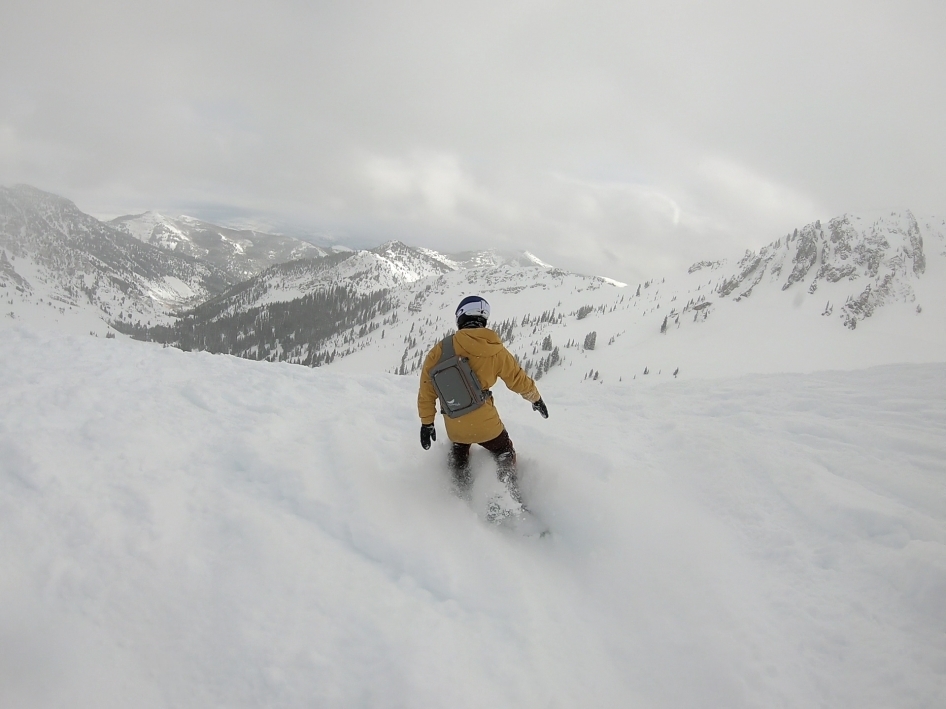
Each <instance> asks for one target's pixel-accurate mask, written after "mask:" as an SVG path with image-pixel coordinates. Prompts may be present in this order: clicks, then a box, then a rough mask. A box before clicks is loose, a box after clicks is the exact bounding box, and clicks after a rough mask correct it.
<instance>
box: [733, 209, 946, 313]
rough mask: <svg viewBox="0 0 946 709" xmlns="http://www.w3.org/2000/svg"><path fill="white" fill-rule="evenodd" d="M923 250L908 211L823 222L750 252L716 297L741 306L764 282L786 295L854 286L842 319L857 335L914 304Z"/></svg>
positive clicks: (923, 262) (922, 268)
mask: <svg viewBox="0 0 946 709" xmlns="http://www.w3.org/2000/svg"><path fill="white" fill-rule="evenodd" d="M927 229H930V227H927ZM937 235H939V234H938V233H937ZM923 245H924V244H923V229H922V228H921V227H920V225H919V224H918V222H917V220H916V218H915V217H914V216H913V214H912V213H911V212H909V211H903V212H894V213H890V214H885V215H883V216H876V217H857V216H851V215H844V216H841V217H837V218H835V219H832V220H831V221H829V222H828V223H827V226H826V227H822V225H821V222H820V221H818V222H814V223H813V224H809V225H808V226H806V227H804V228H802V229H800V230H798V229H796V230H795V231H794V233H792V234H790V235H788V236H786V237H785V238H784V239H779V240H778V241H776V242H774V243H772V244H769V245H768V246H766V247H764V248H762V249H761V250H760V251H759V253H758V254H757V253H755V252H752V251H750V252H747V253H746V255H745V256H744V257H743V258H742V260H741V261H740V262H739V264H738V266H739V270H738V271H737V272H736V273H735V274H733V275H732V276H731V277H729V278H727V279H724V280H723V282H722V283H721V284H720V285H719V286H718V287H717V292H718V293H719V295H720V296H723V297H727V296H733V295H735V298H734V299H735V300H741V299H742V298H746V297H749V296H750V295H751V294H752V292H753V290H754V289H755V288H756V287H757V286H758V285H759V284H760V283H763V282H771V283H773V284H778V285H779V286H780V288H781V290H783V291H785V290H789V289H791V288H793V287H797V285H801V286H802V287H804V285H805V284H807V291H808V292H809V293H814V292H816V291H817V290H818V288H819V286H820V285H822V284H825V283H827V284H843V283H848V282H849V283H850V284H851V288H850V289H849V290H848V292H847V294H846V295H845V296H842V297H845V304H844V306H843V307H842V308H841V312H840V318H841V321H842V323H843V324H844V325H845V326H846V327H849V328H851V329H853V328H855V327H856V326H857V321H858V320H863V319H864V318H868V317H870V316H871V315H872V314H873V313H874V312H875V311H876V310H877V308H879V307H881V306H883V305H884V303H886V302H890V301H892V300H902V301H907V302H910V301H913V300H914V299H915V295H914V289H913V282H914V281H915V279H916V278H919V277H920V276H922V275H923V273H924V272H925V270H926V256H925V254H924V252H923ZM783 274H787V275H784V276H783ZM796 284H797V285H796ZM834 297H835V299H837V293H836V289H835V291H834Z"/></svg>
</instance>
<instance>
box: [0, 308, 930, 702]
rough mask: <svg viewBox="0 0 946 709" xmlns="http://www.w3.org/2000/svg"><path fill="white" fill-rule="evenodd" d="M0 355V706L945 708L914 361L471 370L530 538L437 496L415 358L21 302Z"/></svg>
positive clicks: (480, 478)
mask: <svg viewBox="0 0 946 709" xmlns="http://www.w3.org/2000/svg"><path fill="white" fill-rule="evenodd" d="M841 329H843V328H841ZM0 363H2V370H3V372H4V376H3V377H2V378H0V402H3V405H2V406H0V568H2V569H3V573H2V574H0V706H4V707H7V706H9V707H14V706H30V707H60V706H70V707H96V708H99V707H128V706H135V707H208V706H227V707H241V706H247V707H249V706H253V707H257V706H274V707H276V706H278V707H303V706H305V707H311V706H318V707H353V706H370V707H441V706H451V707H477V708H480V707H484V706H496V707H543V708H544V707H576V706H593V707H627V706H636V707H722V706H725V707H760V706H765V707H778V706H786V707H799V706H831V707H863V706H897V707H932V706H943V704H944V700H946V605H944V604H943V598H944V597H946V488H944V485H943V480H944V473H946V464H944V461H946V365H944V364H927V365H899V366H887V367H881V368H874V369H867V370H863V371H854V372H832V373H817V374H808V375H768V376H751V377H743V378H738V379H721V380H716V381H711V382H701V381H682V380H679V381H674V380H672V379H671V380H669V381H667V382H665V384H663V385H662V386H656V387H627V386H616V385H611V384H610V383H604V384H600V383H597V382H596V383H595V384H594V385H591V384H589V385H587V386H575V385H574V384H567V385H566V384H565V382H564V380H561V383H559V381H557V380H556V379H555V378H553V377H551V376H549V378H548V380H547V381H546V382H545V383H543V384H542V388H543V394H544V396H545V398H546V400H547V401H548V403H549V408H550V412H551V417H550V418H549V419H548V420H547V421H544V420H542V419H540V418H539V417H538V416H537V415H536V414H534V413H533V412H532V411H531V410H530V408H529V407H528V405H527V404H526V403H525V402H523V401H522V400H521V399H519V398H518V397H514V396H511V395H508V393H507V392H505V391H503V390H501V389H499V388H498V389H497V392H496V396H497V400H498V405H499V406H500V409H501V411H502V412H503V415H504V419H505V420H506V423H507V425H508V427H509V430H510V432H511V434H512V436H513V438H514V439H515V441H516V445H517V447H518V449H519V452H520V456H521V460H522V470H523V483H524V485H523V487H524V491H525V494H526V496H527V498H528V499H529V500H530V503H531V505H532V507H533V508H534V509H535V510H536V511H537V512H538V513H539V514H540V515H542V516H543V517H544V518H545V519H546V520H548V521H549V523H550V524H551V525H552V527H553V529H554V530H555V534H554V536H552V537H551V538H546V539H527V538H521V537H516V536H512V535H510V534H508V533H504V532H503V531H502V530H499V529H496V528H493V527H490V526H488V525H486V524H485V523H483V522H482V521H481V520H480V519H479V518H478V517H477V514H476V511H475V509H472V508H471V507H470V506H468V505H467V504H465V503H463V502H461V501H459V500H457V499H455V498H454V497H452V496H451V495H450V494H449V492H448V489H447V483H446V480H445V474H444V471H443V465H442V463H443V458H444V455H445V446H444V445H443V441H442V440H441V441H439V442H438V443H437V444H435V446H434V448H433V449H432V450H431V451H428V452H424V451H423V450H421V448H420V446H419V445H418V442H417V419H416V413H415V410H414V400H415V394H416V389H415V387H416V380H415V378H414V377H397V376H394V375H390V374H382V373H373V374H372V373H345V372H343V371H342V370H340V369H338V368H336V367H329V368H323V369H308V368H305V367H299V366H293V365H287V364H269V363H257V362H249V361H244V360H239V359H236V358H231V357H224V356H213V355H209V354H194V353H183V352H180V351H177V350H174V349H169V348H164V349H162V348H160V347H156V346H154V345H152V344H147V343H139V342H132V341H128V340H123V339H121V338H119V339H116V340H104V339H96V338H89V337H87V336H86V337H69V336H64V335H61V334H56V333H50V332H48V331H42V330H35V329H29V328H24V327H19V326H14V327H8V328H6V329H4V330H3V331H2V337H0ZM438 426H439V424H438ZM440 431H441V433H442V431H443V429H442V427H441V428H440ZM476 465H477V469H476V472H477V481H476V486H475V489H474V492H475V494H476V501H475V504H474V507H477V506H478V505H480V502H481V500H482V498H483V496H484V495H485V494H486V492H487V490H488V489H490V488H491V487H492V486H493V484H494V483H493V482H492V479H491V477H492V476H491V472H490V470H489V465H488V463H487V461H486V460H484V458H483V456H477V457H476Z"/></svg>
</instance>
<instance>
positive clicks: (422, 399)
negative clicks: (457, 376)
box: [417, 342, 443, 424]
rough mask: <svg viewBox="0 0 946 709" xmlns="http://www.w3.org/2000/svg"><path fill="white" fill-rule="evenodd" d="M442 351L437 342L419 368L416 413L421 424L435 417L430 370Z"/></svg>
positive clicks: (434, 400) (435, 407)
mask: <svg viewBox="0 0 946 709" xmlns="http://www.w3.org/2000/svg"><path fill="white" fill-rule="evenodd" d="M442 352H443V345H442V344H441V343H439V342H438V343H437V344H436V345H434V348H433V349H432V350H431V351H430V352H429V353H428V355H427V359H425V360H424V366H423V367H421V368H420V390H419V391H418V392H417V413H418V414H419V415H420V422H421V423H422V424H429V423H433V422H434V420H435V419H436V418H437V391H436V390H435V389H434V383H433V381H431V379H430V370H431V369H433V366H434V365H435V364H437V362H439V361H440V355H441V354H442Z"/></svg>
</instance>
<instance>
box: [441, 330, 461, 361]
mask: <svg viewBox="0 0 946 709" xmlns="http://www.w3.org/2000/svg"><path fill="white" fill-rule="evenodd" d="M440 344H441V346H442V347H443V351H442V352H441V354H440V361H441V362H446V361H447V360H448V359H450V358H451V357H453V356H455V355H456V353H457V352H456V350H455V349H454V347H453V335H447V336H446V337H445V338H443V341H442V342H441V343H440Z"/></svg>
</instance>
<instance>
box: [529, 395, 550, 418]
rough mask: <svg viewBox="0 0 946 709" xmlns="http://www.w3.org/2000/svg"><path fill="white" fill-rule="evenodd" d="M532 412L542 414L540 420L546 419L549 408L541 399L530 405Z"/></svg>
mask: <svg viewBox="0 0 946 709" xmlns="http://www.w3.org/2000/svg"><path fill="white" fill-rule="evenodd" d="M532 409H533V410H534V411H538V412H539V413H540V414H542V418H544V419H547V418H548V417H549V407H548V406H546V405H545V402H544V401H542V399H539V400H538V401H537V402H535V403H534V404H533V405H532Z"/></svg>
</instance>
